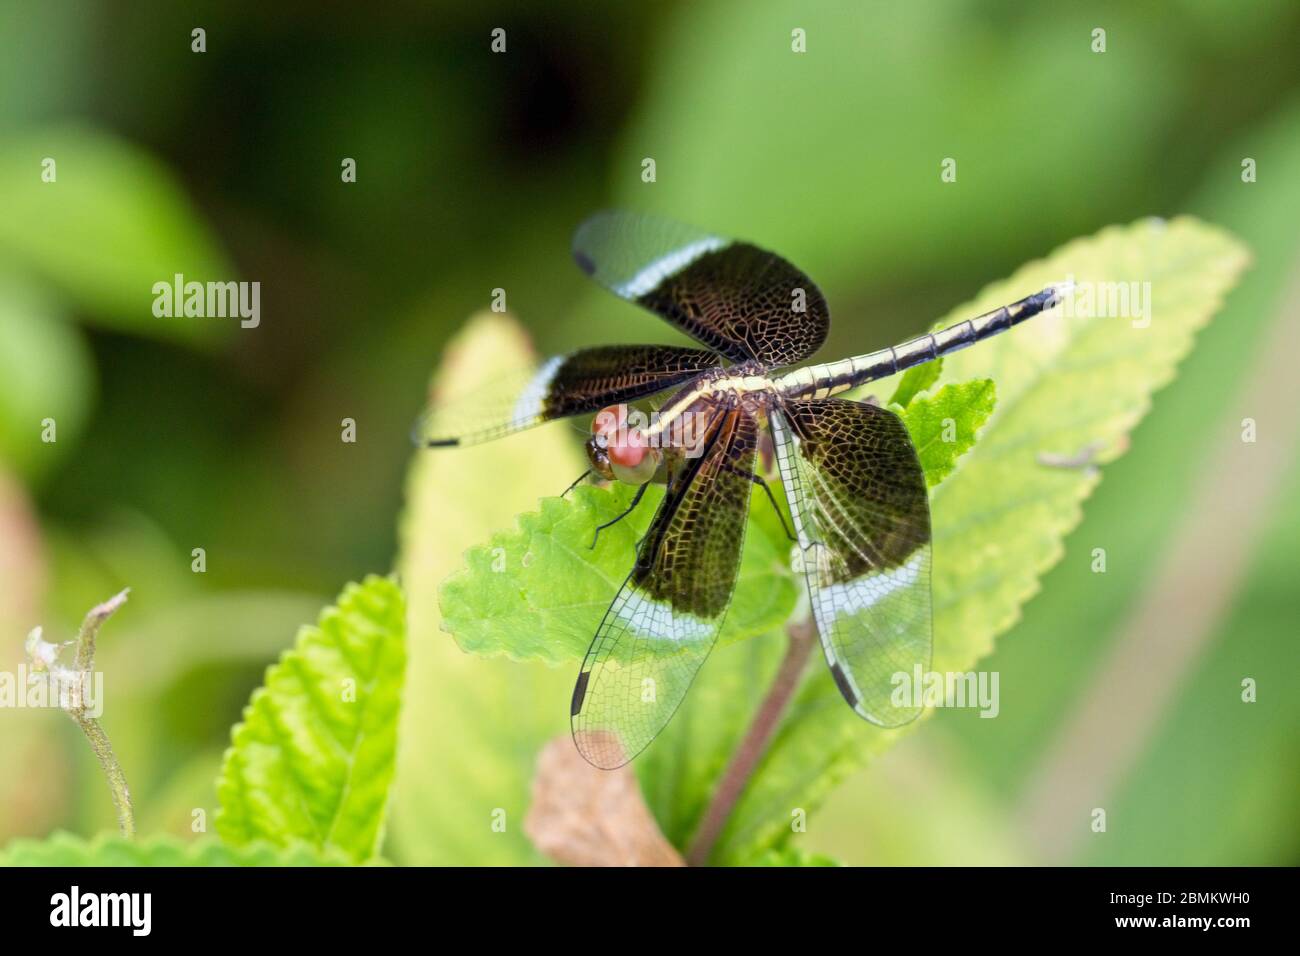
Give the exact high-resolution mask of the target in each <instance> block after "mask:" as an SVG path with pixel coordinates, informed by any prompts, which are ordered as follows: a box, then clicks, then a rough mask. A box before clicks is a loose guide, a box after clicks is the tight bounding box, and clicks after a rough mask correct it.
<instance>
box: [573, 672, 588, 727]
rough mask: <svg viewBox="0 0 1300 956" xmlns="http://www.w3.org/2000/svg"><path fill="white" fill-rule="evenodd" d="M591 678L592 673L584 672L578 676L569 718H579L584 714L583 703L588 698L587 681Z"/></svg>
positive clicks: (574, 686)
mask: <svg viewBox="0 0 1300 956" xmlns="http://www.w3.org/2000/svg"><path fill="white" fill-rule="evenodd" d="M590 678H591V671H583V672H582V673H580V674H579V675H578V683H576V684H574V685H573V705H572V706H571V707H570V708H569V716H570V717H577V716H578V714H580V713H581V712H582V702H583V700H584V699H585V698H586V696H587V681H588V680H589V679H590Z"/></svg>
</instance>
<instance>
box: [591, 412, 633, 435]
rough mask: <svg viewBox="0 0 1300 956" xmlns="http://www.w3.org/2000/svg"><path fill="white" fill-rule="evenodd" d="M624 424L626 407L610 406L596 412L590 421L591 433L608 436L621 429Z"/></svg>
mask: <svg viewBox="0 0 1300 956" xmlns="http://www.w3.org/2000/svg"><path fill="white" fill-rule="evenodd" d="M626 422H627V406H626V405H610V406H609V407H608V408H602V409H601V410H600V411H598V412H597V413H596V417H595V418H593V419H592V420H591V433H592V434H593V435H606V436H609V435H612V434H614V433H615V432H617V431H618V430H619V429H621V428H622V427H623V425H624V424H625V423H626Z"/></svg>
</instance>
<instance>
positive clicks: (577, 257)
mask: <svg viewBox="0 0 1300 956" xmlns="http://www.w3.org/2000/svg"><path fill="white" fill-rule="evenodd" d="M573 261H574V262H576V263H577V264H578V268H579V269H581V270H582V271H583V272H585V273H586V274H587V275H589V276H594V275H595V274H596V263H595V262H593V261H592V259H591V256H589V255H587V254H586V253H585V252H583V251H582V250H581V249H574V250H573Z"/></svg>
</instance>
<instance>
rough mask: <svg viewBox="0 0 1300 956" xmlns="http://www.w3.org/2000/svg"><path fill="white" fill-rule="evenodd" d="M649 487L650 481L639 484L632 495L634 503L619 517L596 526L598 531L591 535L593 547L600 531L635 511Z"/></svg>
mask: <svg viewBox="0 0 1300 956" xmlns="http://www.w3.org/2000/svg"><path fill="white" fill-rule="evenodd" d="M649 487H650V485H649V483H647V484H644V485H638V486H637V489H636V494H635V495H633V496H632V503H631V504H630V505H628V506H627V507H626V508H625V509H624V510H623V513H622V514H620V515H618V517H616V518H614V519H613V520H611V521H606V522H605V523H604V524H602V525H597V526H596V533H595V534H593V535H592V536H591V545H590V547H591V548H594V547H596V541H597V540H598V539H599V538H600V533H601V532H602V531H604V530H605V529H606V528H609V527H612V526H613V525H616V524H618V523H619V522H620V521H622V520H623V519H624V518H626V517H627V516H628V515H630V514H631V513H632V512H633V511H635V510H636V506H637V505H639V504H640V503H641V498H642V497H643V496H644V495H645V490H646V489H647V488H649Z"/></svg>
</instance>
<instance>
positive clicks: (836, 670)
mask: <svg viewBox="0 0 1300 956" xmlns="http://www.w3.org/2000/svg"><path fill="white" fill-rule="evenodd" d="M831 676H832V677H834V678H835V686H836V687H838V688H839V689H840V693H841V694H843V695H844V699H845V700H847V701H848V702H849V706H850V707H853V708H855V709H856V708H857V706H858V695H857V694H855V693H853V688H852V687H851V686H849V679H848V678H847V677H845V676H844V671H842V670H841V669H840V664H839V661H836V662H835V663H834V664H832V665H831Z"/></svg>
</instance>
